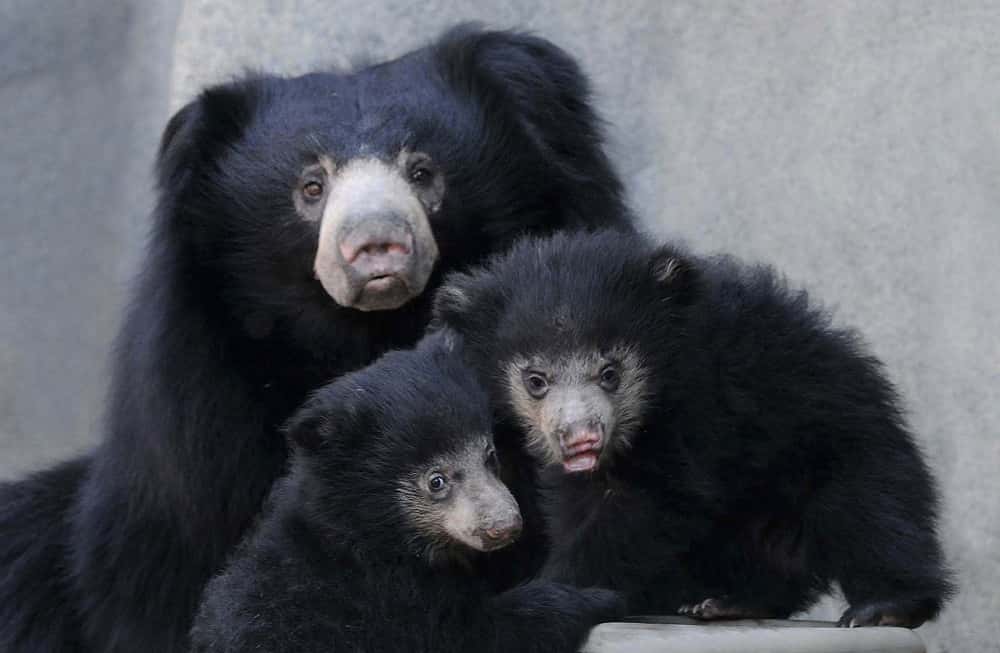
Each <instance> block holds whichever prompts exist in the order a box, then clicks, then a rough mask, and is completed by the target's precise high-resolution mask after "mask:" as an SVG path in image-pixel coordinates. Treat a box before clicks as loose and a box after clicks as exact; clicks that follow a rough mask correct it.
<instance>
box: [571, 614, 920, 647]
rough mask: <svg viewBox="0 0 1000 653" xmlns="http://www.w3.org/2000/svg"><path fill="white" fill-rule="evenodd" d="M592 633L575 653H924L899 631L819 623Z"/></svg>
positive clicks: (661, 626) (639, 626) (673, 621)
mask: <svg viewBox="0 0 1000 653" xmlns="http://www.w3.org/2000/svg"><path fill="white" fill-rule="evenodd" d="M635 619H636V621H631V622H627V623H607V624H601V625H599V626H597V627H596V628H594V629H593V630H592V631H591V633H590V637H589V638H588V639H587V641H586V643H585V644H584V646H583V648H582V649H581V653H925V651H926V649H925V648H924V644H923V642H922V641H921V640H920V637H918V636H917V634H916V633H914V632H913V631H912V630H907V629H905V628H837V627H836V625H835V624H833V623H829V622H822V621H794V620H790V621H777V620H775V621H729V622H714V623H705V622H698V621H694V620H691V619H685V618H681V617H637V618H635Z"/></svg>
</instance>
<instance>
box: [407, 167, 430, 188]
mask: <svg viewBox="0 0 1000 653" xmlns="http://www.w3.org/2000/svg"><path fill="white" fill-rule="evenodd" d="M433 179H434V173H433V172H431V171H430V169H429V168H427V167H426V166H422V165H420V166H414V167H413V168H412V169H411V170H410V181H412V182H413V183H414V184H416V185H418V186H429V185H430V183H431V181H433Z"/></svg>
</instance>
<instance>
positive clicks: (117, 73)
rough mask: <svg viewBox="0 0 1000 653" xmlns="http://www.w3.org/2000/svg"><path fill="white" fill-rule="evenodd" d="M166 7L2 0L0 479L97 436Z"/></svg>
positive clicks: (146, 161) (138, 207)
mask: <svg viewBox="0 0 1000 653" xmlns="http://www.w3.org/2000/svg"><path fill="white" fill-rule="evenodd" d="M178 11H179V3H176V2H168V1H166V0H156V1H140V2H121V1H115V0H90V1H88V2H70V1H60V2H38V1H36V0H0V478H5V477H9V476H12V475H13V474H15V473H20V472H23V471H25V470H29V469H33V468H35V467H37V466H39V465H43V464H48V463H50V462H52V461H54V460H59V459H61V458H63V457H65V456H68V455H70V454H72V453H74V452H77V451H80V450H84V449H85V448H87V447H89V446H90V445H91V443H93V442H94V441H95V439H96V435H95V433H96V430H97V427H98V426H99V423H100V417H101V399H102V397H103V395H104V391H105V385H106V379H107V374H106V365H105V362H106V360H107V352H108V348H109V346H110V342H111V340H112V338H113V336H114V333H115V330H116V327H117V324H118V321H119V317H120V316H119V314H120V313H121V304H122V301H123V296H124V291H125V288H126V283H127V279H128V276H129V272H130V271H131V269H132V263H133V261H135V260H136V258H137V256H136V255H137V253H138V252H139V247H140V245H139V243H140V241H141V236H142V234H143V233H144V232H145V228H146V225H147V216H148V213H149V210H150V207H151V206H152V182H151V171H152V160H153V152H154V150H155V146H156V142H157V139H158V137H159V132H160V130H161V129H162V126H163V124H164V122H165V121H166V119H167V112H168V110H169V104H168V93H169V90H170V71H171V69H172V56H173V55H172V53H173V40H174V30H175V28H176V25H177V16H178Z"/></svg>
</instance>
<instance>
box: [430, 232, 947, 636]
mask: <svg viewBox="0 0 1000 653" xmlns="http://www.w3.org/2000/svg"><path fill="white" fill-rule="evenodd" d="M435 319H436V323H437V324H438V325H439V326H443V327H446V328H450V329H454V330H457V331H458V332H460V333H461V334H462V336H463V338H464V341H465V346H466V350H467V352H468V357H469V360H470V363H471V364H472V365H473V366H474V367H476V368H477V370H478V372H479V373H480V378H482V379H483V380H484V381H485V382H488V383H490V384H491V385H492V393H493V395H494V403H495V405H496V406H497V407H498V413H499V414H498V417H499V423H498V424H497V425H496V426H495V429H496V432H497V435H498V440H497V445H498V446H502V445H503V444H504V440H503V439H501V438H500V436H501V434H507V433H514V434H516V435H517V436H519V437H520V438H521V440H522V445H523V446H524V447H525V448H526V449H527V450H528V452H529V453H530V454H531V456H532V458H533V459H534V460H535V462H536V463H537V464H538V466H539V467H540V471H539V472H537V473H538V474H539V477H538V480H537V484H536V485H537V487H538V489H539V491H540V494H541V498H540V501H539V506H540V508H541V511H542V513H543V518H544V519H543V521H544V522H545V526H546V528H547V531H548V535H549V539H550V542H548V543H543V544H542V547H543V549H545V548H547V558H546V559H545V562H544V567H543V569H542V575H543V577H547V578H551V579H554V580H559V581H562V582H568V583H573V584H577V585H581V586H589V585H600V586H605V587H610V588H612V589H616V590H620V591H622V592H624V593H625V595H626V598H627V601H628V604H629V609H630V610H631V611H633V612H634V613H636V614H663V613H670V612H680V613H682V614H686V615H690V616H693V617H695V618H699V619H727V618H783V617H787V616H789V615H790V614H792V613H794V612H798V611H800V610H803V609H805V608H807V607H808V606H809V605H810V604H812V603H813V602H814V601H815V599H816V598H817V597H818V596H819V595H820V594H821V593H823V592H825V591H827V590H828V589H830V587H831V585H832V584H833V583H834V582H837V583H839V584H840V586H841V588H842V590H843V592H844V595H845V597H846V598H847V600H848V603H849V607H848V609H847V610H846V612H844V614H843V616H842V618H841V625H844V626H862V625H900V626H909V627H916V626H919V625H920V624H921V623H923V622H924V621H925V620H927V619H930V618H933V617H934V616H936V615H937V613H938V611H939V610H940V608H941V605H942V603H943V602H944V600H945V599H946V598H947V597H948V596H949V594H950V592H951V583H950V578H949V576H950V574H949V572H948V570H947V568H946V566H945V564H944V560H943V554H942V551H941V546H940V544H939V541H938V538H937V535H936V532H935V528H936V520H937V503H938V498H937V493H936V490H935V484H934V480H933V478H932V476H931V474H930V471H929V470H928V468H927V466H926V464H925V463H924V460H923V458H922V456H921V454H920V451H919V449H918V448H917V446H916V444H915V443H914V439H913V437H912V435H911V434H910V432H909V431H908V429H907V427H906V424H905V422H904V420H903V418H902V410H901V408H900V406H899V401H898V399H897V397H896V394H895V392H894V390H893V388H892V386H891V384H890V383H889V381H888V380H887V379H886V377H885V375H884V372H883V370H882V367H881V364H880V363H879V361H878V360H877V359H875V358H874V357H873V356H872V355H871V354H869V353H868V352H867V351H866V349H865V348H864V347H863V345H862V343H861V342H860V339H859V338H858V336H857V335H856V334H855V333H854V332H852V331H849V330H845V329H841V328H837V327H834V326H832V325H831V321H830V319H829V316H828V315H827V314H826V313H825V312H824V311H822V310H821V309H818V308H816V306H815V305H812V304H810V302H809V301H808V299H807V297H806V295H805V293H804V292H801V291H796V290H792V289H789V288H788V287H787V286H786V284H785V283H784V281H783V280H782V279H781V277H779V276H778V275H777V274H776V273H775V272H774V271H773V270H772V269H770V268H768V267H765V266H745V265H742V264H739V263H737V262H735V261H733V260H732V259H730V258H728V257H716V258H698V257H694V256H691V255H688V254H686V253H685V252H683V251H681V250H679V249H677V248H675V247H671V246H661V247H657V246H655V245H654V244H652V243H650V242H649V241H647V240H646V239H644V238H643V237H641V236H638V235H625V234H620V233H610V232H607V233H597V234H576V235H568V234H562V235H556V236H554V237H552V238H549V239H526V240H524V241H521V242H520V243H518V244H517V245H515V246H514V248H513V249H512V250H511V251H510V252H509V253H508V254H506V255H502V256H498V257H495V258H493V259H492V260H491V261H490V262H489V263H488V264H487V265H486V266H485V267H483V268H481V269H478V270H475V271H472V272H470V273H468V274H455V275H452V276H451V277H449V278H448V279H447V280H446V283H445V285H444V286H443V287H442V289H441V290H440V291H439V292H438V295H437V298H436V318H435ZM505 457H506V456H505ZM513 487H514V488H515V493H516V494H517V496H518V497H519V499H520V500H521V501H522V503H523V504H524V505H522V508H523V509H525V514H526V515H530V514H531V511H530V510H528V507H530V506H529V505H528V502H527V501H525V500H524V498H523V497H528V496H531V494H530V492H525V491H523V490H522V491H521V492H517V491H516V490H517V489H518V488H517V487H516V486H513ZM529 526H530V524H529ZM525 530H526V534H530V532H531V530H532V529H531V528H530V527H529V528H526V529H525ZM535 553H536V557H539V558H541V557H544V556H545V555H546V551H545V550H543V551H541V552H540V553H538V552H535Z"/></svg>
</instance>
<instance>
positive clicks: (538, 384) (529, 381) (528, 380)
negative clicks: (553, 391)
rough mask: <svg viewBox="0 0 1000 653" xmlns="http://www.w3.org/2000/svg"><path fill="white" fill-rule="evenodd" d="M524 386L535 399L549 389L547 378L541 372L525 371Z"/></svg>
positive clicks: (542, 395) (539, 397)
mask: <svg viewBox="0 0 1000 653" xmlns="http://www.w3.org/2000/svg"><path fill="white" fill-rule="evenodd" d="M524 387H525V389H526V390H527V391H528V394H529V395H531V396H532V397H534V398H535V399H541V398H542V397H544V396H545V395H546V393H548V391H549V380H548V379H546V378H545V375H544V374H542V373H541V372H525V373H524Z"/></svg>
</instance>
